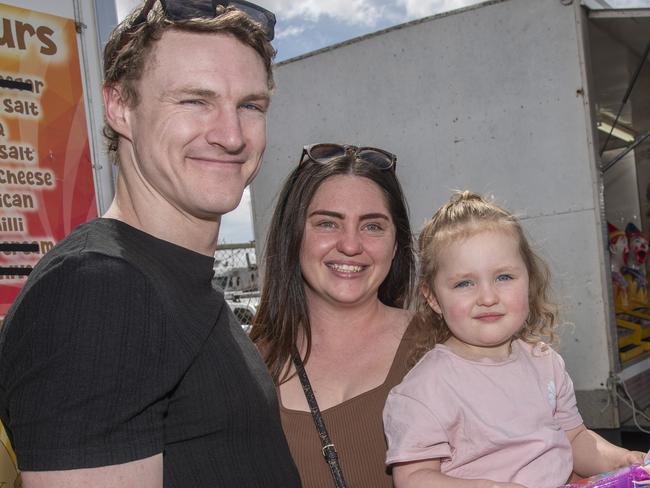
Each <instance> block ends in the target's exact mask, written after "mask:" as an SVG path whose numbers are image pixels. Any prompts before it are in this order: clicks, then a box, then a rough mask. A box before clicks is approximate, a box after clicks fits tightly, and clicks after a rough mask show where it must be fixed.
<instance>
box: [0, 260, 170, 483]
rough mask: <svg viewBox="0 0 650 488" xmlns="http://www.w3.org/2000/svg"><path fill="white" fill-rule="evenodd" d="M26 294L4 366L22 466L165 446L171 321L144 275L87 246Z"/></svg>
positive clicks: (66, 465) (101, 461) (43, 466)
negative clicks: (168, 324) (167, 333)
mask: <svg viewBox="0 0 650 488" xmlns="http://www.w3.org/2000/svg"><path fill="white" fill-rule="evenodd" d="M20 300H21V301H20V303H19V305H18V308H17V309H16V311H15V314H14V316H13V318H12V324H11V328H10V330H8V333H7V335H6V344H5V347H4V351H5V355H4V357H3V358H2V365H1V366H0V374H2V375H3V376H2V380H1V381H2V386H3V388H4V389H5V391H6V392H7V398H8V404H7V405H8V413H9V422H10V425H9V428H10V430H11V432H12V437H13V442H14V447H15V451H16V454H17V457H18V463H19V467H20V469H21V470H24V471H43V470H59V469H74V468H87V467H96V466H104V465H112V464H119V463H124V462H128V461H132V460H135V459H142V458H145V457H149V456H151V455H154V454H156V453H159V452H161V451H162V448H163V428H162V423H163V416H164V412H165V410H166V403H165V402H166V398H165V395H164V394H163V393H162V392H163V391H164V390H165V388H166V386H165V385H164V384H163V383H164V381H163V379H162V375H163V371H164V364H165V363H164V361H165V357H164V355H165V330H166V326H165V320H164V317H163V311H162V309H163V307H162V306H161V303H160V301H159V299H158V298H157V296H156V294H155V292H154V290H153V287H152V286H150V284H149V283H148V282H147V279H146V278H145V277H144V276H143V275H142V274H141V273H140V272H138V271H137V270H135V268H133V267H131V266H130V265H129V264H127V263H125V262H124V261H122V260H120V259H116V258H111V257H106V256H103V255H99V254H93V253H81V254H77V255H74V256H68V257H66V258H65V259H64V260H63V261H61V262H58V263H53V264H52V266H51V267H50V268H49V269H48V270H47V271H46V272H45V273H44V274H42V275H41V276H39V277H38V279H37V280H36V281H35V283H34V284H33V285H32V286H30V287H29V289H28V290H26V293H25V294H23V296H22V297H21V299H20Z"/></svg>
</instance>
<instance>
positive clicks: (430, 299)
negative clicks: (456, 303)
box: [420, 283, 442, 315]
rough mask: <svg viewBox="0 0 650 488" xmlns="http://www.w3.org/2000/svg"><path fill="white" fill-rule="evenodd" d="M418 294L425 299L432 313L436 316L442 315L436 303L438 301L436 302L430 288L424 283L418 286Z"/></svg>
mask: <svg viewBox="0 0 650 488" xmlns="http://www.w3.org/2000/svg"><path fill="white" fill-rule="evenodd" d="M420 293H422V295H424V298H426V299H427V303H428V304H429V306H430V307H431V308H432V309H433V311H434V312H436V313H437V314H438V315H442V309H441V308H440V304H439V303H438V300H436V296H435V295H434V293H433V292H432V291H431V288H429V285H427V284H426V283H423V284H422V285H420Z"/></svg>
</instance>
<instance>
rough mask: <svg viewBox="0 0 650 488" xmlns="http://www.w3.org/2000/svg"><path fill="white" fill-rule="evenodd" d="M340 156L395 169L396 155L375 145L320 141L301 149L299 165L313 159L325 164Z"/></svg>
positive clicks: (382, 167)
mask: <svg viewBox="0 0 650 488" xmlns="http://www.w3.org/2000/svg"><path fill="white" fill-rule="evenodd" d="M342 156H348V157H354V158H357V159H361V160H362V161H365V162H366V163H370V164H372V165H373V166H375V167H377V168H379V169H384V170H387V169H392V170H393V171H395V166H396V165H397V156H395V155H394V154H392V153H389V152H388V151H384V150H383V149H379V148H376V147H357V146H349V145H341V144H331V143H320V144H310V145H308V146H305V147H304V148H303V149H302V156H300V162H299V163H298V165H299V166H300V165H301V164H302V163H304V162H305V161H314V162H316V163H320V164H327V163H329V162H330V161H332V160H333V159H336V158H340V157H342Z"/></svg>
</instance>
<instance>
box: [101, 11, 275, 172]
mask: <svg viewBox="0 0 650 488" xmlns="http://www.w3.org/2000/svg"><path fill="white" fill-rule="evenodd" d="M141 10H142V6H140V7H138V8H136V9H135V10H133V11H132V12H131V13H130V14H129V15H128V16H127V17H126V18H125V19H124V20H123V21H122V22H121V23H120V24H118V25H117V27H115V29H114V30H113V32H112V33H111V37H110V38H109V40H108V42H107V43H106V46H105V47H104V85H105V86H118V85H119V88H120V91H121V95H122V97H123V98H124V100H125V102H126V103H128V104H129V105H130V106H131V107H135V106H136V105H137V104H138V102H139V94H138V90H137V82H138V81H139V80H140V78H141V77H142V74H143V73H144V71H145V68H146V66H145V65H146V62H147V60H148V57H149V55H150V53H151V51H152V49H153V46H154V45H155V43H156V42H157V41H158V40H160V39H161V37H162V35H163V33H164V32H165V31H167V30H171V29H174V30H180V31H187V32H198V33H201V32H203V33H208V34H216V33H222V34H228V35H231V36H233V37H235V38H236V39H238V40H239V41H240V42H242V43H243V44H245V45H247V46H250V47H252V48H253V49H255V51H256V52H257V53H258V54H259V55H260V57H261V58H262V60H263V61H264V66H265V67H266V73H267V82H268V87H269V90H270V89H272V88H273V86H274V82H273V71H272V62H273V57H274V56H275V49H274V48H273V46H272V45H271V42H270V41H269V40H268V39H267V35H266V33H265V32H264V30H263V29H262V27H261V26H260V25H259V24H258V23H256V22H255V21H253V20H252V19H251V18H250V17H248V16H247V15H246V14H245V13H243V12H242V11H240V10H237V9H236V8H235V7H223V6H219V7H217V11H216V15H215V17H213V18H193V19H187V20H181V21H172V20H170V19H168V18H167V17H166V16H165V13H164V12H163V10H162V7H160V5H159V4H158V5H156V6H155V7H154V8H153V9H152V10H151V11H150V12H149V15H148V16H147V20H146V22H142V23H141V24H139V25H138V26H136V27H133V22H134V21H135V20H136V19H137V17H138V15H139V14H140V11H141ZM103 133H104V136H105V137H106V140H107V146H108V153H109V156H110V157H111V159H112V160H113V162H117V148H118V145H119V135H118V134H117V132H115V131H114V130H113V128H112V127H111V126H110V125H108V123H105V124H104V129H103Z"/></svg>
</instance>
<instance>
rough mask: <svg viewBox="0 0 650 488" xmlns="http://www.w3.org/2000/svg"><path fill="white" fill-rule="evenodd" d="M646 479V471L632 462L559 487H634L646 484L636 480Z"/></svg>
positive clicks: (647, 477)
mask: <svg viewBox="0 0 650 488" xmlns="http://www.w3.org/2000/svg"><path fill="white" fill-rule="evenodd" d="M648 480H650V474H649V473H648V471H646V469H644V468H643V467H641V466H640V465H638V464H633V465H631V466H628V467H626V468H621V469H617V470H616V471H609V472H607V473H602V474H597V475H596V476H592V477H591V478H586V479H584V480H580V481H577V482H575V483H570V484H568V485H562V486H560V488H636V487H637V486H645V485H646V483H643V484H638V483H636V482H640V481H648ZM648 486H650V485H648Z"/></svg>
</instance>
